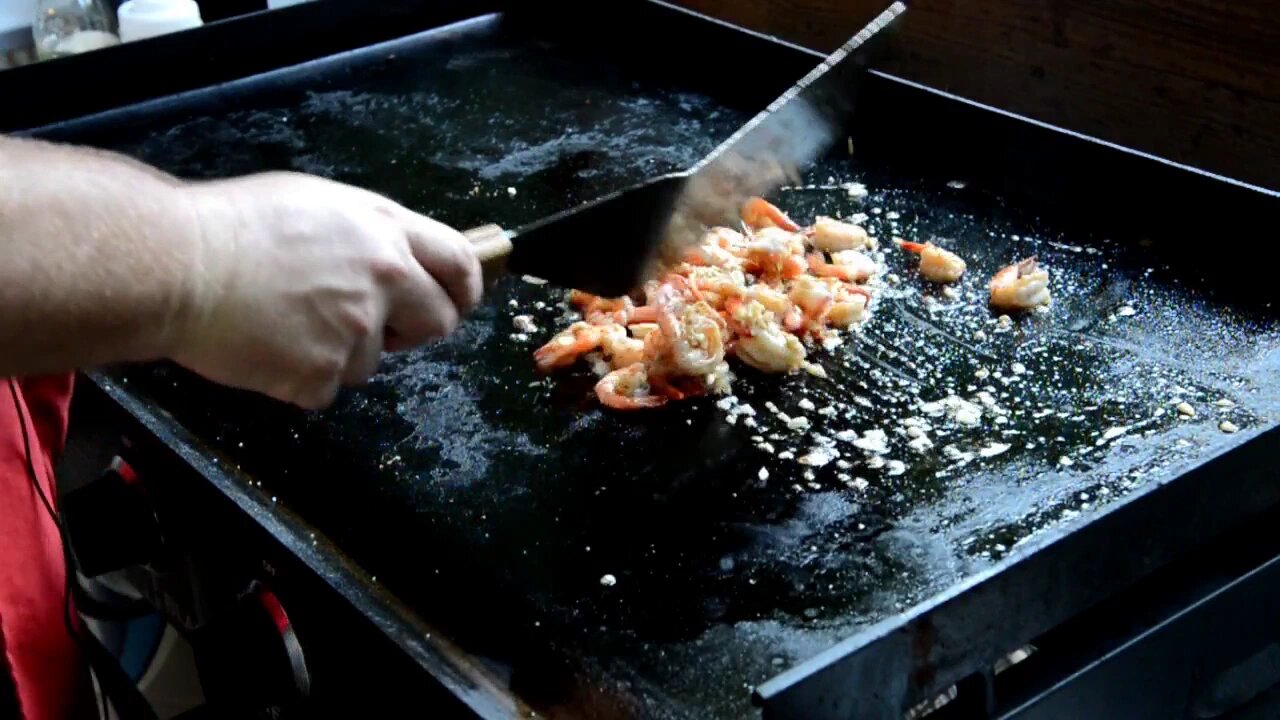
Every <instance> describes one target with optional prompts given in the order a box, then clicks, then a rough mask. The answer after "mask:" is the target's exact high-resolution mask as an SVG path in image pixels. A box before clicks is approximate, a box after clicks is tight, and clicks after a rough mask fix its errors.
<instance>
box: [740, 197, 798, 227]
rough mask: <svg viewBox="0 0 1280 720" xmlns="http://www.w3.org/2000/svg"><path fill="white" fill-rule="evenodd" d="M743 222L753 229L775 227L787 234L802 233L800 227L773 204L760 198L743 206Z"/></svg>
mask: <svg viewBox="0 0 1280 720" xmlns="http://www.w3.org/2000/svg"><path fill="white" fill-rule="evenodd" d="M742 220H743V222H745V223H746V224H747V225H749V226H751V227H757V228H758V227H768V225H773V226H775V227H779V228H782V229H783V230H786V231H787V232H800V226H799V225H797V224H795V222H793V221H792V220H791V218H789V217H787V215H786V213H784V212H782V211H781V210H779V209H778V207H777V206H776V205H774V204H773V203H771V202H769V201H768V200H765V199H764V198H760V197H753V198H751V199H750V200H748V201H747V202H746V204H745V205H743V206H742ZM766 223H767V224H766Z"/></svg>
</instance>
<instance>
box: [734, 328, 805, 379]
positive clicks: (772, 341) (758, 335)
mask: <svg viewBox="0 0 1280 720" xmlns="http://www.w3.org/2000/svg"><path fill="white" fill-rule="evenodd" d="M733 351H734V354H736V355H737V356H738V357H739V358H741V359H742V361H743V362H745V363H746V364H748V365H750V366H751V367H753V368H755V369H757V370H762V371H764V372H772V373H782V372H790V371H792V370H798V369H800V368H802V367H804V364H805V352H804V345H802V344H800V340H799V339H798V338H797V337H796V336H795V335H792V334H791V333H788V332H785V331H783V330H782V328H779V327H778V326H776V325H774V326H772V327H770V328H768V329H767V330H756V331H755V332H753V333H752V334H751V335H750V336H748V337H744V338H741V339H739V340H738V343H737V345H734V348H733Z"/></svg>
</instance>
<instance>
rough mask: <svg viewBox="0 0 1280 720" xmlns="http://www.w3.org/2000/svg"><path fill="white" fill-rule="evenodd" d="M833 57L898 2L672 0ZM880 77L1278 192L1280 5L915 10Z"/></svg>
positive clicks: (1055, 0)
mask: <svg viewBox="0 0 1280 720" xmlns="http://www.w3.org/2000/svg"><path fill="white" fill-rule="evenodd" d="M675 2H676V4H679V5H682V6H684V7H687V8H689V9H692V10H696V11H699V12H703V13H706V14H708V15H713V16H715V17H719V18H721V19H723V20H726V21H729V22H732V23H735V24H738V25H742V26H744V27H749V28H751V29H753V30H758V31H761V32H765V33H768V34H771V35H776V36H778V37H782V38H786V39H788V40H791V41H793V42H796V43H798V44H801V45H805V46H807V47H812V48H814V49H818V50H823V51H826V50H830V49H833V48H834V47H836V46H838V45H839V44H840V43H841V42H843V41H844V40H845V39H847V38H848V37H849V36H850V35H852V34H853V33H855V32H856V31H857V30H858V29H859V28H860V27H862V25H863V24H865V23H866V21H867V20H868V19H870V18H871V17H873V16H874V15H875V14H876V13H877V12H879V11H880V10H882V9H883V8H884V7H885V6H887V5H888V0H675ZM906 2H907V5H908V8H909V9H908V11H907V13H906V15H905V16H904V17H903V18H902V20H901V21H900V22H902V26H901V28H900V29H899V31H898V37H897V39H896V42H895V43H894V48H893V52H892V54H891V55H890V56H889V57H887V58H886V59H885V61H884V62H883V63H882V64H881V65H880V66H879V67H880V68H881V69H883V70H885V71H887V72H891V73H893V74H896V75H900V76H902V77H906V78H909V79H912V80H915V81H918V82H921V83H924V84H927V85H931V86H934V87H938V88H942V89H945V90H948V91H951V92H954V93H956V94H958V95H962V96H964V97H968V98H971V99H973V100H977V101H980V102H984V103H988V104H991V105H995V106H998V107H1001V108H1004V109H1007V110H1010V111H1013V112H1016V113H1019V114H1023V115H1027V116H1029V117H1033V118H1036V119H1038V120H1042V121H1045V122H1048V123H1052V124H1055V125H1060V126H1063V127H1068V128H1071V129H1073V130H1076V131H1079V132H1083V133H1085V134H1088V135H1093V136H1096V137H1100V138H1103V139H1106V140H1110V141H1113V142H1116V143H1120V144H1122V145H1127V146H1130V147H1134V148H1137V149H1140V150H1144V151H1146V152H1149V153H1152V154H1155V155H1159V156H1161V157H1165V158H1168V159H1170V160H1174V161H1177V162H1182V163H1186V164H1188V165H1193V166H1196V167H1200V168H1203V169H1206V170H1209V171H1212V172H1216V173H1220V174H1223V175H1228V176H1231V177H1234V178H1237V179H1240V180H1243V181H1245V182H1250V183H1254V184H1257V185H1261V186H1263V187H1268V188H1272V189H1277V190H1280V0H1240V1H1238V2H1229V1H1227V0H1221V1H1215V0H906Z"/></svg>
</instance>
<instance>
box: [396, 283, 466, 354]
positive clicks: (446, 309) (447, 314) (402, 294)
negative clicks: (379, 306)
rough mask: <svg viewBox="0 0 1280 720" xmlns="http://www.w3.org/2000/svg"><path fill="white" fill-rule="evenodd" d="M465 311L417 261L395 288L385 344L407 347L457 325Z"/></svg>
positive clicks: (454, 328) (397, 347) (448, 332)
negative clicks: (461, 309)
mask: <svg viewBox="0 0 1280 720" xmlns="http://www.w3.org/2000/svg"><path fill="white" fill-rule="evenodd" d="M461 315H462V314H461V312H459V310H458V308H457V306H456V305H455V304H454V301H453V299H452V298H451V297H450V296H449V293H448V292H447V291H446V290H445V289H444V288H443V287H442V286H441V285H440V283H438V282H436V279H435V277H433V276H432V275H429V274H427V271H426V270H424V269H422V268H421V267H419V266H418V265H416V264H411V265H410V268H409V272H408V273H407V276H406V277H405V278H404V280H403V281H402V282H400V283H399V284H398V285H397V287H396V288H395V289H394V291H393V294H392V297H391V305H390V309H389V311H388V313H387V328H388V329H389V330H390V332H388V333H387V335H386V338H385V340H384V341H383V342H384V346H385V348H386V349H387V350H388V351H391V352H395V351H399V350H406V349H408V348H411V347H416V346H418V345H421V344H423V343H425V342H427V341H428V340H431V339H433V338H438V337H443V336H445V335H448V334H450V333H452V332H453V331H454V330H456V329H457V327H458V323H459V322H460V321H461Z"/></svg>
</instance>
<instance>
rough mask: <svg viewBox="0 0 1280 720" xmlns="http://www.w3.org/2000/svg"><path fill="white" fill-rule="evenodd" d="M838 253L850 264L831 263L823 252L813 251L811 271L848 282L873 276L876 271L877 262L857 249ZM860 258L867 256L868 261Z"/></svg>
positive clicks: (810, 261)
mask: <svg viewBox="0 0 1280 720" xmlns="http://www.w3.org/2000/svg"><path fill="white" fill-rule="evenodd" d="M849 253H852V255H850V254H849ZM837 254H838V255H841V256H842V258H841V259H842V260H843V261H844V262H845V263H848V264H839V263H829V262H827V261H826V260H825V259H823V257H822V253H811V254H810V255H809V272H811V273H813V274H814V275H817V276H818V277H834V278H840V279H841V280H846V281H848V282H860V281H862V280H866V279H867V278H869V277H871V275H872V274H873V273H874V272H875V271H876V264H875V263H874V262H872V261H871V259H870V258H867V256H866V255H863V254H862V253H859V252H858V251H856V250H846V251H845V252H843V253H837ZM858 258H865V259H866V262H865V263H864V262H862V261H860V260H859V259H858Z"/></svg>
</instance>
